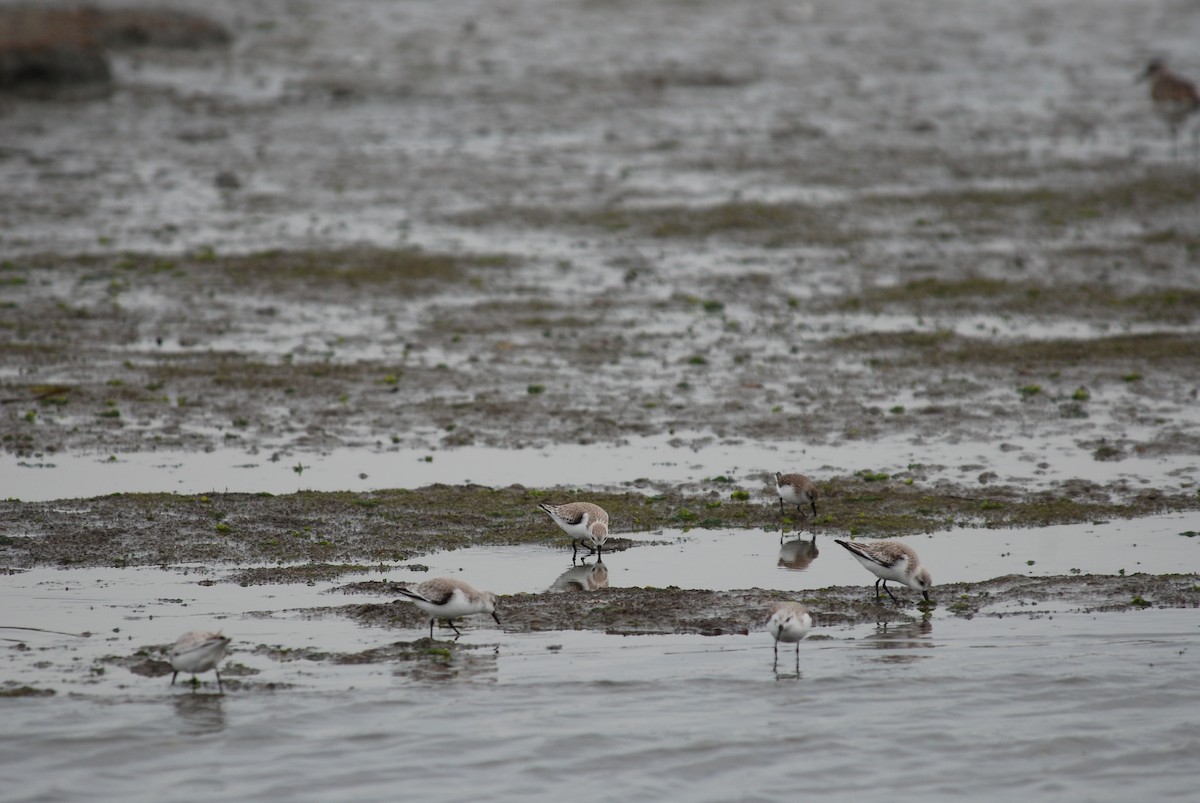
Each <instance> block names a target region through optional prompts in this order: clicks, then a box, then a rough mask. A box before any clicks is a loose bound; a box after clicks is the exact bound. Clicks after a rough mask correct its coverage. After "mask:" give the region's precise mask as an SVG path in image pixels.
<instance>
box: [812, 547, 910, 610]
mask: <svg viewBox="0 0 1200 803" xmlns="http://www.w3.org/2000/svg"><path fill="white" fill-rule="evenodd" d="M834 540H835V541H836V542H837V543H839V544H841V545H842V546H844V547H845V548H846V549H847V550H849V552H850V554H851V555H853V556H854V557H855V558H857V559H858V562H859V563H861V564H862V565H863V566H865V567H866V568H867V569H868V570H869V571H870V572H871V574H873V575H875V576H876V577H877V578H879V579H878V580H876V581H875V599H879V597H880V594H879V586H880V584H881V583H882V584H883V590H884V591H886V592H887V595H888V596H889V597H891V598H892V601H893V602H899V601H900V600H898V599H896V596H895V595H894V594H893V593H892V590H891V589H890V588H888V587H887V581H888V580H892V581H895V582H897V583H903V584H904V585H906V586H908V587H909V588H911V589H913V590H914V591H919V592H921V595H922V596H923V597H925V600H926V601H927V602H928V601H929V589H930V587H932V586H933V580H932V578H930V576H929V570H928V569H926V568H925V567H924V566H922V565H921V559H920V558H918V557H917V552H916V550H914V549H913V548H912V547H910V546H909V545H908V544H903V543H901V542H899V541H859V542H850V541H843V540H841V539H840V538H835V539H834Z"/></svg>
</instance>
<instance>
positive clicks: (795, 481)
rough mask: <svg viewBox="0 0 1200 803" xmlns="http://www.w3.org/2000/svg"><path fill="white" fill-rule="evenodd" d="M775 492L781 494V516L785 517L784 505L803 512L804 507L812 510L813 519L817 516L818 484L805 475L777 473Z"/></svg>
mask: <svg viewBox="0 0 1200 803" xmlns="http://www.w3.org/2000/svg"><path fill="white" fill-rule="evenodd" d="M775 492H776V493H778V494H779V515H781V516H782V515H783V503H784V502H787V503H788V504H789V505H795V506H796V510H799V511H801V512H803V510H804V507H803V506H804V505H808V506H809V507H811V508H812V514H813V518H816V516H817V497H818V496H819V495H820V494H818V493H817V486H816V484H815V483H814V482H813V481H812V480H810V479H809V478H808V477H806V476H804V475H803V474H783V473H781V472H778V471H776V472H775Z"/></svg>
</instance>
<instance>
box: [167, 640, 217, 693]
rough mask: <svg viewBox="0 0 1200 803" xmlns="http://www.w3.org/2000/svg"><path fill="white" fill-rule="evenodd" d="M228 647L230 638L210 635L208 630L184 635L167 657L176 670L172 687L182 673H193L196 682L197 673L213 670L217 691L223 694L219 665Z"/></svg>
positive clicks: (173, 645) (172, 646)
mask: <svg viewBox="0 0 1200 803" xmlns="http://www.w3.org/2000/svg"><path fill="white" fill-rule="evenodd" d="M228 647H229V636H222V635H221V634H220V633H210V632H208V631H206V630H190V631H188V632H187V633H184V634H183V635H182V636H180V637H179V639H178V640H177V641H176V642H175V643H174V644H172V645H171V651H170V653H169V654H168V656H167V660H169V661H170V662H171V668H172V669H174V670H175V672H174V674H172V675H171V685H172V686H174V685H175V678H177V677H179V673H180V672H191V673H192V680H195V679H196V675H197V673H199V672H207V671H208V670H210V669H211V670H213V671H214V672H216V673H217V691H221V692H223V691H224V688H223V687H222V686H221V671H220V670H219V669H217V664H219V663H220V662H221V659H222V658H224V657H225V650H226V648H228Z"/></svg>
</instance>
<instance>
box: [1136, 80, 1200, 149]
mask: <svg viewBox="0 0 1200 803" xmlns="http://www.w3.org/2000/svg"><path fill="white" fill-rule="evenodd" d="M1147 80H1148V81H1150V99H1151V100H1152V101H1154V110H1155V111H1156V112H1158V116H1159V117H1161V118H1162V119H1163V120H1164V121H1165V122H1166V124H1167V128H1169V129H1170V131H1171V158H1172V159H1175V158H1177V157H1178V155H1179V129H1180V128H1182V127H1183V124H1184V122H1186V121H1187V118H1188V117H1190V116H1192V115H1193V114H1195V113H1196V112H1197V111H1200V93H1197V92H1196V85H1195V84H1193V83H1192V82H1191V81H1189V80H1188V79H1186V78H1184V77H1183V76H1181V75H1176V74H1175V73H1173V72H1171V71H1170V70H1169V69H1167V63H1166V61H1164V60H1163V59H1158V58H1156V59H1151V60H1150V63H1149V64H1147V65H1146V70H1145V72H1143V73H1142V74H1141V76H1140V77H1139V78H1138V82H1139V83H1140V82H1141V81H1147ZM1196 138H1197V143H1196V144H1197V148H1200V133H1197V135H1196ZM1197 156H1198V157H1200V151H1198V152H1197Z"/></svg>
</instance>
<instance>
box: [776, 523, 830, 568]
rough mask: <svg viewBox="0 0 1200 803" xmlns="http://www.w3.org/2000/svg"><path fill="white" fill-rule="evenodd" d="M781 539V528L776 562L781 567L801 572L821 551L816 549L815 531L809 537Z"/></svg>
mask: <svg viewBox="0 0 1200 803" xmlns="http://www.w3.org/2000/svg"><path fill="white" fill-rule="evenodd" d="M783 539H784V532H783V529H782V528H781V529H780V531H779V562H778V563H777V564H776V565H777V566H778V567H779V568H781V569H787V570H789V571H793V572H802V571H804V570H805V569H807V568H808V566H809V564H811V563H812V562H813V561H814V560H816V559H817V555H820V554H821V551H820V550H819V549H817V534H816V533H815V532H814V533H813V534H812V537H811V538H803V537H797V538H795V539H793V540H791V541H786V542H785V541H784V540H783Z"/></svg>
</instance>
